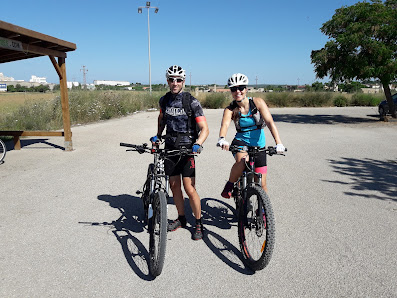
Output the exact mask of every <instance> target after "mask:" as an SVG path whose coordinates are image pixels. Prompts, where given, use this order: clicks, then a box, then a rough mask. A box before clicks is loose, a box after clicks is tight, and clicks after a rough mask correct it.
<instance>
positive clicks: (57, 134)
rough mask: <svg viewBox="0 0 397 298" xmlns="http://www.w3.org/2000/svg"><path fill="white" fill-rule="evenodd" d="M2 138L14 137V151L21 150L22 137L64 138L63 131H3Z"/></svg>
mask: <svg viewBox="0 0 397 298" xmlns="http://www.w3.org/2000/svg"><path fill="white" fill-rule="evenodd" d="M0 136H12V137H13V138H14V149H15V150H21V140H20V137H63V136H65V133H64V132H63V131H23V130H3V131H0Z"/></svg>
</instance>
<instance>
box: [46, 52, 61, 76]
mask: <svg viewBox="0 0 397 298" xmlns="http://www.w3.org/2000/svg"><path fill="white" fill-rule="evenodd" d="M48 57H50V60H51V62H52V65H54V68H55V70H56V72H57V74H58V77H59V79H60V80H61V79H62V73H61V69H60V68H59V65H58V63H57V61H56V60H55V58H54V56H48Z"/></svg>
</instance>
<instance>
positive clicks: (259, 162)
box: [231, 139, 267, 168]
mask: <svg viewBox="0 0 397 298" xmlns="http://www.w3.org/2000/svg"><path fill="white" fill-rule="evenodd" d="M231 145H236V146H249V145H247V143H245V142H243V141H240V140H236V139H233V141H232V144H231ZM266 156H267V154H266V152H265V151H262V152H258V154H257V155H256V156H255V168H260V167H265V166H267V160H266Z"/></svg>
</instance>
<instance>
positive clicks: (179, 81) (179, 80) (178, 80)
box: [168, 78, 183, 83]
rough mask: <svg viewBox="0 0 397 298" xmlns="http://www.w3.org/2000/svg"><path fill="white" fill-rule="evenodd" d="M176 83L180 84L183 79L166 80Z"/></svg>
mask: <svg viewBox="0 0 397 298" xmlns="http://www.w3.org/2000/svg"><path fill="white" fill-rule="evenodd" d="M175 81H177V82H178V83H182V82H183V79H177V78H168V82H175Z"/></svg>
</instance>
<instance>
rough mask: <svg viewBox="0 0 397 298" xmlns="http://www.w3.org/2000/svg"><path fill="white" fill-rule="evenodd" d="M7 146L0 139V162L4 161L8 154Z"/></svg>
mask: <svg viewBox="0 0 397 298" xmlns="http://www.w3.org/2000/svg"><path fill="white" fill-rule="evenodd" d="M6 152H7V148H6V145H5V144H4V142H3V141H2V140H1V139H0V163H2V162H3V160H4V157H5V156H6Z"/></svg>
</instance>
